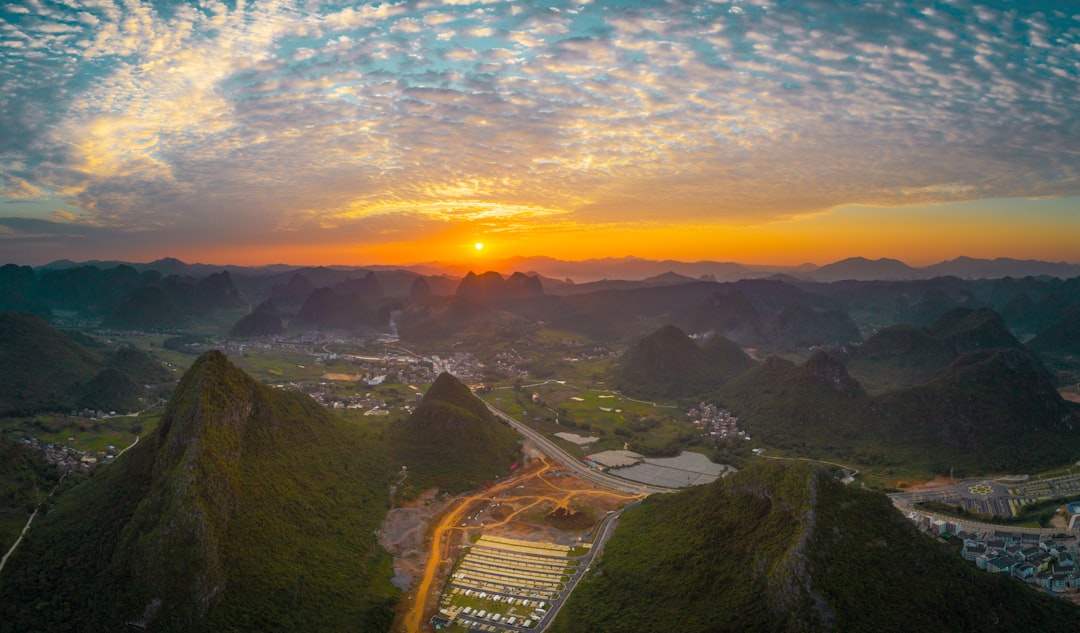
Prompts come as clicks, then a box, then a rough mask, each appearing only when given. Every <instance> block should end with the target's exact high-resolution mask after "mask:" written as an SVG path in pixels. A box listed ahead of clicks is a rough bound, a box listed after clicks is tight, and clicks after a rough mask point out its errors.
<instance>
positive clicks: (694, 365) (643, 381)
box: [617, 325, 754, 398]
mask: <svg viewBox="0 0 1080 633" xmlns="http://www.w3.org/2000/svg"><path fill="white" fill-rule="evenodd" d="M753 365H754V361H753V360H752V359H751V358H750V357H749V356H747V355H746V353H745V352H743V351H742V350H741V349H740V348H739V347H738V346H737V345H735V344H734V343H732V342H731V341H729V340H727V339H725V338H724V337H722V336H719V335H715V336H713V337H711V338H710V339H709V340H708V341H707V342H706V343H705V346H704V347H701V346H698V344H697V343H695V342H694V341H693V340H692V339H691V338H690V337H689V336H687V335H686V333H685V332H683V331H682V330H680V329H679V328H677V327H675V326H673V325H667V326H664V327H662V328H660V329H658V330H656V331H654V332H652V333H651V334H649V335H647V336H643V337H641V338H640V339H638V340H636V341H634V342H633V343H631V345H630V347H629V348H628V349H627V350H626V353H625V354H624V355H623V359H622V364H621V366H620V368H619V374H618V377H617V378H618V381H619V386H620V388H622V389H624V390H625V391H626V392H628V393H630V394H632V395H637V396H654V397H662V398H671V397H679V396H689V395H693V394H697V393H701V392H703V391H708V390H710V389H716V388H718V387H720V386H721V385H722V384H724V383H725V382H727V381H728V380H730V379H731V378H733V377H734V376H736V375H738V374H739V373H741V372H743V371H745V370H747V369H749V368H750V367H752V366H753Z"/></svg>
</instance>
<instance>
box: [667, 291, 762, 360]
mask: <svg viewBox="0 0 1080 633" xmlns="http://www.w3.org/2000/svg"><path fill="white" fill-rule="evenodd" d="M676 323H677V324H678V325H680V326H681V327H683V328H684V329H686V330H687V331H689V332H692V333H695V334H698V333H707V332H714V333H716V334H719V335H721V336H723V337H726V338H728V339H731V340H732V341H737V342H738V343H741V344H743V345H746V346H749V347H753V346H757V345H761V344H762V343H763V342H764V341H765V340H766V338H767V337H766V334H765V331H766V327H765V321H764V320H763V319H762V317H761V314H760V313H758V311H757V308H755V307H754V304H753V302H751V301H750V299H749V298H747V296H746V295H745V294H743V293H742V292H741V291H739V290H738V289H730V290H728V291H726V292H720V291H717V292H714V293H712V294H711V295H709V296H708V297H706V298H705V299H703V300H702V301H701V302H699V303H698V304H697V305H695V306H693V307H692V308H691V309H689V310H687V311H686V312H684V313H683V314H682V315H680V316H679V317H678V319H677V320H676Z"/></svg>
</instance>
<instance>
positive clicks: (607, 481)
mask: <svg viewBox="0 0 1080 633" xmlns="http://www.w3.org/2000/svg"><path fill="white" fill-rule="evenodd" d="M487 407H488V409H490V410H491V412H492V413H494V414H495V415H497V416H499V418H501V419H503V420H505V421H506V423H507V424H509V425H510V426H511V427H513V428H514V429H516V430H517V432H518V433H521V434H522V435H524V436H525V437H527V438H528V439H530V440H532V441H533V442H534V443H535V444H536V445H537V446H538V447H539V448H540V450H542V451H543V452H545V453H547V454H548V455H549V456H550V457H551V458H552V459H555V460H556V461H558V462H559V463H560V464H562V465H563V466H566V467H567V468H568V469H570V470H572V471H574V474H575V475H577V476H578V477H581V478H582V479H584V480H585V481H588V482H590V483H593V484H596V485H597V486H602V487H604V488H610V489H612V490H618V491H619V492H627V493H630V494H636V495H651V494H655V493H659V492H674V490H673V489H671V488H661V487H659V486H650V485H648V484H642V483H638V482H635V481H629V480H627V479H623V478H621V477H615V476H613V475H609V474H607V473H602V472H600V471H596V470H593V469H592V468H589V467H588V466H586V465H585V464H582V463H581V462H580V461H579V460H578V459H577V458H575V457H574V456H573V455H571V454H570V453H567V452H566V451H564V450H563V449H562V448H560V447H559V446H558V445H557V444H555V443H554V442H552V441H551V440H549V439H548V438H546V437H544V435H543V434H542V433H540V432H539V431H536V430H534V429H531V428H529V427H528V426H526V425H525V424H524V423H522V422H519V421H518V420H515V419H514V418H512V417H510V416H509V415H507V414H506V413H503V412H502V411H500V410H499V409H496V408H495V407H494V406H492V405H491V404H488V405H487Z"/></svg>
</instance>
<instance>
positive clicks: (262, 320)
mask: <svg viewBox="0 0 1080 633" xmlns="http://www.w3.org/2000/svg"><path fill="white" fill-rule="evenodd" d="M284 332H285V326H284V325H283V324H282V322H281V316H280V315H279V314H278V311H277V307H276V306H275V305H274V301H273V300H272V299H267V300H266V301H263V302H262V303H260V304H259V305H258V306H257V307H256V308H255V310H254V311H253V312H252V313H251V314H245V315H244V316H242V317H240V319H239V320H238V321H237V322H236V323H234V324H233V326H232V327H231V328H229V336H233V337H236V338H250V337H258V336H273V335H275V334H282V333H284Z"/></svg>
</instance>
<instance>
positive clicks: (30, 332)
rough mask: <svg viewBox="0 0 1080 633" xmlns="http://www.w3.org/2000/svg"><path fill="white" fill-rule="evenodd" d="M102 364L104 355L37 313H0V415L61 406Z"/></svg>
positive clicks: (72, 399)
mask: <svg viewBox="0 0 1080 633" xmlns="http://www.w3.org/2000/svg"><path fill="white" fill-rule="evenodd" d="M102 368H103V359H102V358H101V356H100V355H98V354H97V353H95V352H92V351H90V350H88V349H86V348H84V347H82V346H81V345H79V344H78V343H76V342H75V341H74V340H72V339H71V338H70V337H69V336H67V335H65V334H64V333H63V332H60V331H59V330H57V329H55V328H53V327H52V326H51V325H49V324H48V323H46V322H45V321H42V320H41V319H40V318H38V317H36V316H34V315H31V314H27V313H25V312H4V313H0V384H2V385H3V388H2V389H0V415H27V414H30V413H33V412H35V411H42V410H51V411H59V410H65V409H70V408H71V407H72V406H74V404H75V398H76V396H75V394H76V392H77V391H78V389H79V388H80V387H81V386H82V385H83V384H85V383H86V382H87V381H89V380H90V379H91V378H93V377H94V376H95V375H96V374H97V373H98V372H99V371H101V369H102Z"/></svg>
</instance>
